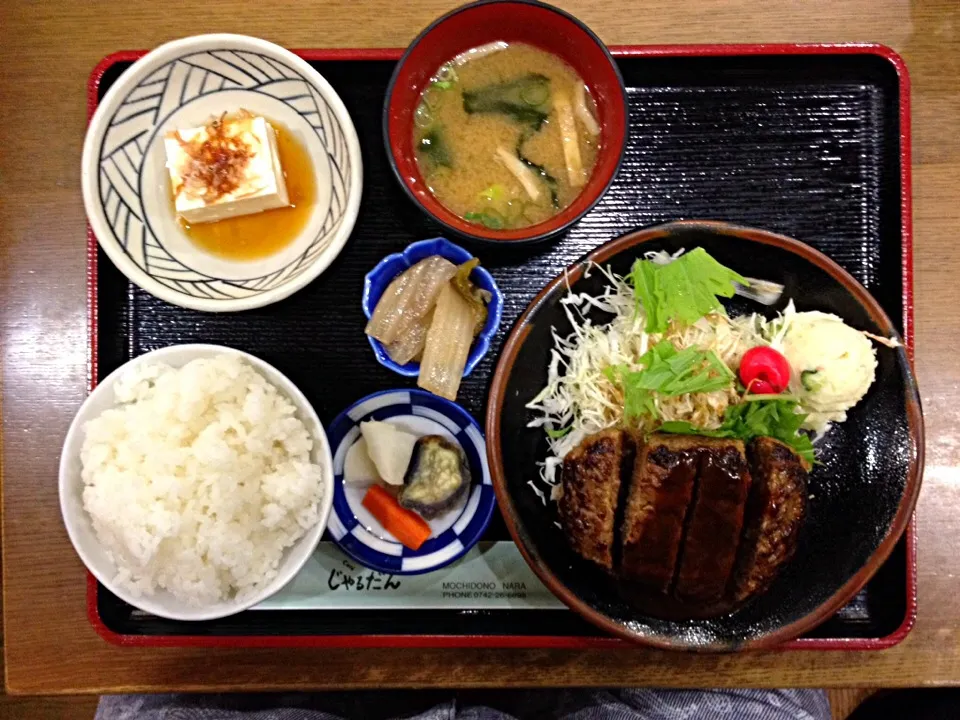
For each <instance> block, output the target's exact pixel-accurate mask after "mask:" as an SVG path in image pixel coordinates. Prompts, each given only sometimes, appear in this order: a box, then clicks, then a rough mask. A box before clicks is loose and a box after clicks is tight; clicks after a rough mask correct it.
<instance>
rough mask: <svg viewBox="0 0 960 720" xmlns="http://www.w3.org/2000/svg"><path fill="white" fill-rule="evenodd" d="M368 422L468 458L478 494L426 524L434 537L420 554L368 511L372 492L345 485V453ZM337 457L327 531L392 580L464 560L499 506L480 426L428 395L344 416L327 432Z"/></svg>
mask: <svg viewBox="0 0 960 720" xmlns="http://www.w3.org/2000/svg"><path fill="white" fill-rule="evenodd" d="M364 420H389V421H390V422H392V423H394V424H396V425H397V426H398V427H400V428H402V429H405V430H407V431H408V432H412V433H413V434H415V435H419V436H422V435H443V436H445V437H446V438H447V439H448V440H452V441H453V442H455V443H457V444H458V445H459V446H460V447H461V448H463V451H464V452H465V453H466V455H467V461H468V462H469V465H470V474H471V476H472V480H473V486H472V487H471V489H470V493H469V494H468V495H467V497H466V499H465V501H464V502H462V503H461V504H460V505H459V506H457V507H455V508H454V509H452V510H450V511H449V512H447V513H444V514H443V515H441V516H440V517H437V518H434V519H433V520H429V521H428V523H429V524H430V527H431V529H432V530H433V534H432V535H431V536H430V539H429V540H427V541H426V542H425V543H424V544H423V546H422V547H421V548H420V549H419V550H410V549H409V548H406V547H404V546H403V545H401V544H400V543H399V542H397V540H396V539H395V538H394V537H393V536H392V535H391V534H390V533H388V532H387V531H386V530H385V529H384V528H383V526H382V525H380V523H379V522H377V520H376V519H375V518H374V517H373V516H372V515H371V514H370V513H369V512H368V511H367V510H366V508H364V507H363V505H362V501H363V496H364V495H365V494H366V491H367V488H368V486H367V485H359V484H358V485H347V484H346V483H344V482H343V463H344V460H345V459H346V456H347V450H349V449H350V446H351V445H353V443H354V442H356V440H357V439H358V438H359V437H360V423H361V422H363V421H364ZM327 437H328V438H329V440H330V448H331V450H332V451H333V474H334V490H333V510H332V511H331V513H330V520H329V522H328V523H327V530H328V531H329V532H330V534H331V535H332V536H333V539H334V540H335V541H336V543H337V544H338V545H339V546H340V548H341V549H342V550H343V551H344V552H345V553H347V555H349V556H350V557H352V558H353V559H354V560H356V561H357V562H359V563H361V564H362V565H365V566H367V567H369V568H372V569H374V570H379V571H380V572H385V573H391V574H393V575H419V574H420V573H425V572H430V571H431V570H436V569H438V568H441V567H443V566H444V565H449V564H450V563H452V562H453V561H454V560H457V559H458V558H460V557H462V556H463V555H464V554H466V552H467V551H468V550H469V549H470V548H472V547H473V546H474V545H475V544H476V542H477V540H479V539H480V536H481V535H483V532H484V530H486V529H487V525H489V524H490V518H491V517H493V509H494V508H495V507H496V504H497V500H496V496H495V495H494V493H493V486H492V485H491V484H490V483H491V481H490V468H489V467H488V465H487V450H486V442H485V441H484V439H483V433H482V432H481V430H480V425H479V424H477V421H476V420H474V419H473V417H472V416H471V415H470V413H468V412H467V411H466V410H464V409H463V408H461V407H460V406H459V405H457V404H455V403H452V402H450V401H449V400H445V399H443V398H440V397H437V396H436V395H431V394H430V393H428V392H425V391H423V390H386V391H384V392H379V393H374V394H373V395H368V396H367V397H365V398H363V399H362V400H360V401H358V402H356V403H354V404H353V405H351V406H350V407H349V408H347V409H346V410H344V411H343V412H342V413H340V414H339V415H338V416H337V417H336V419H335V420H334V421H333V422H332V423H331V424H330V426H329V427H328V428H327Z"/></svg>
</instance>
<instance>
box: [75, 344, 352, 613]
mask: <svg viewBox="0 0 960 720" xmlns="http://www.w3.org/2000/svg"><path fill="white" fill-rule="evenodd" d="M184 351H187V352H195V353H197V355H196V356H195V357H194V358H193V359H196V358H200V357H213V356H215V355H236V356H239V357H241V358H243V359H244V360H246V361H247V362H248V363H249V364H250V365H252V366H253V367H254V369H256V370H257V371H258V372H260V371H261V368H262V369H266V370H268V371H271V372H273V373H276V376H277V378H279V379H280V380H281V382H280V383H278V382H276V381H274V380H271V379H268V382H271V384H275V385H277V386H278V389H279V390H281V392H283V393H285V394H286V395H287V396H288V397H289V398H290V400H291V401H292V402H293V403H294V405H296V406H297V409H298V410H300V411H301V412H303V413H305V414H307V415H308V416H309V419H310V420H311V421H313V422H315V423H316V425H317V426H318V427H319V428H320V431H321V435H320V436H319V437H315V438H313V440H314V442H319V443H320V455H321V465H322V466H323V476H324V495H323V498H322V499H321V500H320V508H319V518H318V520H317V524H316V525H315V526H314V527H313V528H311V529H310V530H309V531H308V532H307V533H305V534H304V535H303V536H302V537H301V538H300V539H299V540H297V541H296V543H295V544H294V545H292V546H290V547H289V548H287V549H286V550H285V551H284V552H285V553H286V552H290V551H291V550H292V549H293V548H294V547H296V546H297V545H299V544H300V543H309V544H310V545H311V548H310V552H307V553H305V554H304V556H303V559H302V560H301V561H300V562H299V563H297V564H295V565H293V566H291V567H290V568H288V569H287V570H285V571H284V572H283V573H281V574H278V575H277V577H276V578H274V579H273V581H272V582H271V583H270V584H269V585H267V586H265V587H264V588H263V589H262V590H261V591H260V592H259V593H257V594H256V595H253V596H251V597H249V598H247V599H245V600H244V601H243V602H240V603H235V604H230V605H228V606H227V607H223V606H218V608H219V609H216V610H210V609H205V608H203V607H198V608H195V609H191V610H189V611H186V612H177V611H170V610H169V609H167V608H165V607H164V606H162V605H160V604H157V603H155V602H154V601H153V599H152V596H146V595H144V596H141V597H136V596H134V595H133V594H132V593H131V592H129V591H127V590H125V589H123V588H121V587H118V586H117V584H116V583H115V582H114V581H113V578H112V577H110V576H108V575H106V574H105V573H103V572H100V571H99V570H97V569H96V568H94V563H93V561H92V559H91V558H90V556H89V555H88V554H87V552H86V551H85V550H84V548H83V546H82V544H81V542H80V540H79V538H78V530H77V525H78V523H80V522H81V520H80V519H79V518H76V517H75V516H74V515H73V514H72V513H68V512H67V505H66V501H67V492H68V486H69V485H73V484H75V483H76V482H78V481H80V480H79V478H78V477H76V476H75V475H72V474H71V473H70V472H69V468H68V466H67V462H68V461H67V456H66V449H67V448H68V447H69V446H70V445H71V444H72V443H73V442H75V440H76V436H77V435H78V434H79V433H81V432H82V431H83V425H84V424H85V423H86V422H87V421H88V420H89V419H90V418H88V417H86V412H85V411H86V409H87V408H88V407H90V405H91V404H93V402H94V398H98V397H100V396H102V395H106V394H109V393H111V392H113V386H114V384H115V383H116V380H117V379H118V378H119V376H120V375H122V374H123V373H124V372H126V371H127V370H130V369H131V368H133V367H135V366H137V365H140V364H142V363H145V362H151V361H152V362H164V359H165V357H166V356H168V355H174V354H176V353H178V352H184ZM187 362H189V360H188V361H187ZM184 364H185V363H184ZM58 473H59V477H58V482H57V486H58V495H59V502H60V515H61V517H62V518H63V524H64V527H65V528H66V530H67V535H68V536H69V538H70V543H71V544H72V545H73V549H74V550H75V551H76V553H77V555H78V556H79V557H80V560H81V561H82V562H83V564H84V567H86V569H87V571H88V572H89V573H90V574H91V575H93V576H94V577H95V578H96V579H97V580H98V581H99V582H100V583H101V584H102V585H103V586H104V587H106V588H107V589H108V590H109V591H110V592H112V593H113V594H114V595H116V596H117V597H118V598H120V599H121V600H123V601H124V602H125V603H127V604H128V605H132V606H133V607H135V608H138V609H139V610H142V611H144V612H147V613H150V614H151V615H156V616H157V617H162V618H166V619H168V620H186V621H190V622H197V621H202V620H217V619H219V618H224V617H229V616H230V615H235V614H237V613H239V612H243V611H244V610H248V609H250V608H251V607H253V606H254V605H257V604H258V603H261V602H263V601H264V600H266V599H267V598H268V597H270V596H271V595H274V594H275V593H277V592H279V591H280V590H281V589H282V588H283V587H284V586H285V585H287V583H289V582H290V581H291V580H292V579H293V578H294V577H295V576H296V575H297V573H299V572H300V570H301V569H302V568H303V566H304V565H305V564H306V562H307V560H309V559H310V557H311V556H312V555H313V553H314V551H315V550H316V548H317V545H319V544H320V539H321V538H322V537H323V533H324V531H325V530H326V527H327V522H328V520H329V518H330V511H331V509H332V507H333V490H334V488H333V455H332V454H331V452H330V444H329V442H328V441H327V434H326V429H325V428H324V427H323V424H322V423H321V422H320V418H319V416H318V415H317V412H316V410H314V408H313V405H312V404H311V403H310V401H309V400H307V398H306V396H305V395H304V394H303V393H302V392H301V391H300V389H299V388H298V387H297V386H296V385H294V384H293V382H292V381H291V380H290V379H289V378H287V376H286V375H284V374H283V373H281V372H280V371H279V370H277V369H276V368H275V367H274V366H273V365H271V364H270V363H268V362H266V361H265V360H261V359H260V358H258V357H257V356H255V355H251V354H250V353H246V352H244V351H242V350H237V349H235V348H231V347H226V346H224V345H213V344H209V343H190V344H186V345H170V346H168V347H165V348H160V349H158V350H152V351H151V352H148V353H144V354H143V355H138V356H137V357H135V358H133V359H132V360H128V361H127V362H126V363H124V364H123V365H121V366H120V367H119V368H117V369H116V370H114V371H113V372H112V373H110V374H109V375H108V376H107V377H105V378H104V379H103V380H102V381H101V382H100V383H98V384H97V386H96V387H95V388H94V389H93V391H92V392H91V393H90V394H89V395H87V397H86V399H84V401H83V404H82V405H81V406H80V409H79V410H78V411H77V413H76V415H74V417H73V420H72V421H71V422H70V428H69V429H68V430H67V434H66V437H65V438H64V441H63V447H62V449H61V452H60V463H59V468H58ZM80 482H82V481H80Z"/></svg>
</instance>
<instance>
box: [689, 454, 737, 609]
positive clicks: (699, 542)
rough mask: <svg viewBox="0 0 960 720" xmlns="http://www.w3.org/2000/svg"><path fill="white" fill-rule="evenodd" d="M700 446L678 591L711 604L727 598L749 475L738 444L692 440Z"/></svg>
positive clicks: (693, 599) (693, 600)
mask: <svg viewBox="0 0 960 720" xmlns="http://www.w3.org/2000/svg"><path fill="white" fill-rule="evenodd" d="M691 440H693V441H694V442H695V444H696V445H697V446H698V450H697V458H698V463H697V472H698V476H699V483H698V485H697V489H696V493H695V497H694V500H693V507H692V509H691V510H690V516H689V520H688V522H687V532H686V536H685V537H684V540H683V548H682V550H681V553H680V562H679V565H678V567H677V580H676V586H675V589H674V593H675V594H676V596H677V597H678V598H679V599H681V600H686V601H692V602H710V601H715V600H719V599H720V598H721V597H723V595H724V591H725V590H726V587H727V583H728V581H729V579H730V573H731V571H732V570H733V566H734V562H735V561H736V558H737V547H738V545H739V543H740V533H741V530H742V529H743V516H744V510H745V506H746V501H747V493H748V492H749V490H750V473H749V471H748V469H747V458H746V454H745V452H744V446H743V443H742V442H741V441H739V440H723V439H717V438H702V437H697V438H691Z"/></svg>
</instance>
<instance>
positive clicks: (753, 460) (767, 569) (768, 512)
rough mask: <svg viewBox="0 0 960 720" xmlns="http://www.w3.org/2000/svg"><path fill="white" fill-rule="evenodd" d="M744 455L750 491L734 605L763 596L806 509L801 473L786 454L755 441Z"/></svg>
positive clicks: (773, 443)
mask: <svg viewBox="0 0 960 720" xmlns="http://www.w3.org/2000/svg"><path fill="white" fill-rule="evenodd" d="M749 454H750V474H751V476H752V477H753V486H752V488H751V490H750V499H749V501H748V503H747V524H746V527H745V530H744V533H743V540H742V542H741V546H740V549H739V551H738V555H737V566H736V572H735V573H734V576H733V579H732V585H733V588H732V591H733V596H734V598H735V599H736V600H737V601H740V600H744V599H746V598H748V597H750V596H751V595H756V594H758V593H761V592H764V591H765V590H766V589H767V588H768V587H769V586H770V583H771V582H773V578H774V577H775V576H776V574H777V571H778V570H779V569H780V567H781V566H782V565H783V564H784V563H786V562H788V561H789V560H790V558H791V557H793V553H794V552H795V551H796V549H797V537H798V535H799V533H800V526H801V525H802V524H803V519H804V516H805V514H806V507H807V471H806V469H805V468H804V466H803V463H802V461H801V460H800V457H799V456H798V455H797V454H796V453H795V452H794V451H793V450H792V449H791V448H789V447H788V446H786V445H784V444H783V443H781V442H780V441H778V440H774V439H773V438H769V437H761V438H756V439H755V440H753V441H752V442H751V443H750V453H749Z"/></svg>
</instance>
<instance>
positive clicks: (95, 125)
mask: <svg viewBox="0 0 960 720" xmlns="http://www.w3.org/2000/svg"><path fill="white" fill-rule="evenodd" d="M223 43H228V44H230V45H233V46H240V47H241V48H246V49H251V50H259V51H261V52H264V53H266V54H270V53H275V54H278V55H279V56H281V57H282V58H283V59H284V60H285V61H286V62H288V63H290V64H291V65H292V66H293V67H295V68H296V69H297V70H299V71H300V72H301V73H303V75H305V76H307V77H309V78H310V79H311V81H312V82H313V83H314V84H315V85H316V87H317V88H318V89H319V90H320V93H321V95H322V96H323V98H324V99H325V100H326V101H327V103H328V104H329V106H330V109H331V110H332V111H333V113H334V115H335V116H336V119H337V121H338V122H339V123H340V127H341V129H342V130H343V136H344V140H345V141H346V143H347V152H348V154H349V156H350V161H351V168H352V171H351V173H350V178H349V189H348V191H347V206H346V208H345V210H344V215H343V221H342V222H341V223H340V227H339V228H338V229H337V231H336V233H334V235H333V237H332V238H331V239H330V241H329V242H328V243H327V246H326V247H325V248H324V249H323V250H322V251H321V252H320V253H319V254H318V255H317V257H316V258H315V259H314V260H313V262H312V263H311V264H310V266H309V267H307V268H306V269H305V270H304V271H303V272H302V273H300V274H299V275H297V276H296V277H294V278H292V279H290V280H288V281H287V282H285V283H284V284H283V285H280V286H278V287H275V288H273V289H271V290H266V291H264V292H261V293H257V294H256V295H251V296H248V297H243V298H233V299H221V300H214V299H208V298H198V297H193V296H191V295H187V294H186V293H178V292H176V291H174V290H172V289H170V288H168V287H166V286H165V285H163V284H162V283H159V282H157V281H156V280H154V279H153V278H152V277H151V276H150V275H149V274H148V273H146V272H144V271H143V270H142V269H140V268H139V267H137V265H136V264H135V263H134V262H133V261H132V260H131V259H130V258H129V257H127V255H126V254H125V253H124V252H123V250H122V249H121V248H120V246H119V245H118V244H117V242H116V240H115V239H114V237H113V234H112V232H111V230H110V229H109V227H107V226H106V225H105V224H104V223H102V222H100V218H99V216H98V213H97V212H95V208H96V207H97V205H98V203H99V198H98V196H97V191H96V188H95V187H94V183H95V178H96V177H97V173H96V172H94V171H93V167H94V163H96V162H97V161H98V160H99V158H98V157H97V150H96V143H95V138H98V137H99V136H100V134H101V132H100V129H99V128H100V126H102V125H103V123H104V122H105V121H106V120H107V117H106V116H107V113H108V111H109V110H110V109H111V108H112V105H113V104H114V103H116V102H117V100H118V98H120V97H121V96H122V95H125V94H126V93H127V92H128V91H129V89H130V85H131V84H133V83H135V82H136V81H137V80H138V79H139V77H140V76H139V75H138V74H136V73H132V72H131V70H135V69H136V68H137V67H141V68H149V67H151V66H153V65H157V64H159V65H162V64H164V63H166V62H169V61H170V60H174V59H176V58H177V57H179V56H181V55H183V54H184V52H185V51H188V50H194V51H200V50H204V49H208V48H209V47H214V48H216V46H217V45H218V44H223ZM80 185H81V189H82V194H83V205H84V210H85V212H86V215H87V222H88V223H89V224H90V227H91V228H92V229H93V234H94V236H95V237H96V238H97V242H98V243H99V244H100V247H101V248H103V251H104V252H105V253H106V255H107V257H108V258H110V261H111V262H113V264H114V265H116V266H117V269H119V270H120V272H122V273H123V274H124V275H125V276H126V277H127V279H128V280H130V282H132V283H134V284H135V285H138V286H139V287H141V288H142V289H143V290H145V291H146V292H148V293H150V294H151V295H153V296H155V297H158V298H160V299H161V300H165V301H166V302H168V303H171V304H173V305H178V306H180V307H185V308H188V309H191V310H203V311H206V312H237V311H241V310H252V309H253V308H259V307H263V306H265V305H270V304H272V303H275V302H279V301H280V300H283V299H284V298H286V297H288V296H289V295H292V294H293V293H295V292H296V291H297V290H300V289H302V288H303V287H305V286H306V285H308V284H310V283H311V282H313V280H315V279H316V278H317V277H318V276H319V275H320V274H321V273H323V271H324V270H326V269H327V268H328V267H329V266H330V264H331V263H332V262H333V261H334V260H335V259H336V257H337V256H338V255H339V254H340V251H341V250H342V249H343V246H344V245H345V244H346V242H347V239H348V238H349V237H350V235H351V234H352V233H353V228H354V225H355V224H356V221H357V215H358V214H359V212H360V196H361V194H362V192H363V158H362V155H361V153H360V139H359V137H358V136H357V130H356V127H355V126H354V124H353V119H352V118H351V117H350V113H348V112H347V108H346V106H344V104H343V101H342V100H341V99H340V96H339V95H338V94H337V92H336V91H335V90H334V89H333V87H332V86H331V85H330V83H329V82H327V80H326V78H324V77H323V76H322V75H321V74H320V73H319V72H317V71H316V70H314V69H313V67H311V66H310V64H309V63H308V62H307V61H306V60H304V59H302V58H301V57H299V56H298V55H296V54H294V53H292V52H291V51H289V50H287V49H286V48H284V47H281V46H280V45H277V44H275V43H272V42H269V41H268V40H262V39H260V38H255V37H251V36H249V35H239V34H233V33H209V34H205V35H191V36H189V37H184V38H179V39H177V40H171V41H170V42H167V43H164V44H163V45H159V46H158V47H156V48H154V49H153V50H151V51H150V52H148V53H147V54H146V55H144V56H143V57H142V58H140V59H139V60H137V61H136V62H135V63H134V64H133V65H132V66H131V67H130V68H128V69H127V70H126V71H125V72H124V73H123V74H122V75H121V76H120V77H119V78H118V79H117V81H116V82H115V83H113V85H111V86H110V89H109V90H107V93H106V95H104V97H103V100H101V101H100V103H98V105H97V109H96V112H95V113H94V114H93V117H92V118H91V119H90V122H89V123H88V125H87V130H86V136H85V138H84V141H83V155H82V160H81V170H80Z"/></svg>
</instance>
